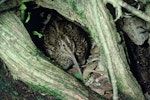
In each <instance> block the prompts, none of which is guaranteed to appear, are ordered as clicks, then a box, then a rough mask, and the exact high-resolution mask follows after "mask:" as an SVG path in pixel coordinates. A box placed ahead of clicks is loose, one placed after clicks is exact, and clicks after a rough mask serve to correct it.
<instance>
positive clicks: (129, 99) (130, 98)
mask: <svg viewBox="0 0 150 100" xmlns="http://www.w3.org/2000/svg"><path fill="white" fill-rule="evenodd" d="M116 78H117V86H118V91H119V94H120V96H121V97H123V99H124V100H135V99H133V98H132V97H131V96H130V95H127V94H123V91H124V89H125V87H124V86H123V85H122V83H121V80H122V79H120V78H118V77H116Z"/></svg>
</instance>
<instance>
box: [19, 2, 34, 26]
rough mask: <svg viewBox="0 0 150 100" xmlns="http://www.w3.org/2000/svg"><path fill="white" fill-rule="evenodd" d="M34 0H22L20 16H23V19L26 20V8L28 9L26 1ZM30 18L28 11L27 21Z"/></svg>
mask: <svg viewBox="0 0 150 100" xmlns="http://www.w3.org/2000/svg"><path fill="white" fill-rule="evenodd" d="M30 1H32V0H21V5H20V8H19V9H20V13H21V14H20V17H21V20H22V21H24V20H25V10H26V9H27V7H26V5H25V4H24V3H26V2H30ZM29 20H30V13H28V17H27V19H26V21H25V22H26V23H27V22H28V21H29Z"/></svg>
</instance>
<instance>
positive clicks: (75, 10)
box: [71, 0, 86, 21]
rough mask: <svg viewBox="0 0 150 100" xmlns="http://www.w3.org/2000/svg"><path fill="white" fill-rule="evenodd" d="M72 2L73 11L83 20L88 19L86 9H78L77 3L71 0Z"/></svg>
mask: <svg viewBox="0 0 150 100" xmlns="http://www.w3.org/2000/svg"><path fill="white" fill-rule="evenodd" d="M71 4H72V9H73V11H74V12H75V13H76V14H78V15H79V16H80V18H81V19H82V20H83V21H86V16H85V14H84V11H82V10H81V9H78V8H77V6H76V3H75V1H73V0H72V1H71Z"/></svg>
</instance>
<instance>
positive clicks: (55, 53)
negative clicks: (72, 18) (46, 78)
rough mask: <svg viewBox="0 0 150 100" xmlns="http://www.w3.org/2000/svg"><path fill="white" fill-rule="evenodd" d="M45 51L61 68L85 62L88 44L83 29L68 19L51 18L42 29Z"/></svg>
mask: <svg viewBox="0 0 150 100" xmlns="http://www.w3.org/2000/svg"><path fill="white" fill-rule="evenodd" d="M44 46H45V48H46V53H47V54H48V55H49V56H50V58H51V59H53V60H54V61H55V62H56V63H58V64H59V65H60V66H62V68H63V69H65V70H66V69H69V68H70V67H72V66H73V67H76V68H77V70H78V72H79V73H80V74H82V72H81V70H80V66H81V65H83V64H85V62H86V58H87V50H88V45H87V41H86V38H85V35H84V33H83V31H81V30H80V29H79V28H78V27H77V26H76V25H74V24H72V23H71V22H69V21H66V20H65V21H64V20H53V21H51V23H49V24H47V25H46V27H45V29H44Z"/></svg>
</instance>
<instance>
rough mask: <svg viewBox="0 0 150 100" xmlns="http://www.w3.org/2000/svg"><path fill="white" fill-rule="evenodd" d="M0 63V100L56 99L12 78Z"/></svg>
mask: <svg viewBox="0 0 150 100" xmlns="http://www.w3.org/2000/svg"><path fill="white" fill-rule="evenodd" d="M3 65H4V64H3V63H2V62H1V63H0V100H56V99H55V97H53V96H49V95H46V94H44V93H42V92H38V91H35V90H33V89H32V88H30V87H28V86H27V85H26V84H25V83H23V82H21V81H19V80H14V79H13V77H12V76H11V74H10V73H9V71H8V70H7V68H6V66H3Z"/></svg>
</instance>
